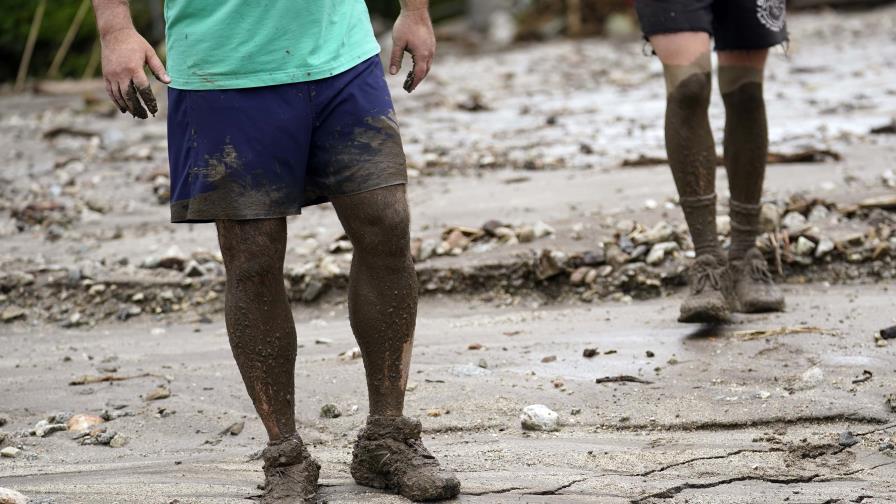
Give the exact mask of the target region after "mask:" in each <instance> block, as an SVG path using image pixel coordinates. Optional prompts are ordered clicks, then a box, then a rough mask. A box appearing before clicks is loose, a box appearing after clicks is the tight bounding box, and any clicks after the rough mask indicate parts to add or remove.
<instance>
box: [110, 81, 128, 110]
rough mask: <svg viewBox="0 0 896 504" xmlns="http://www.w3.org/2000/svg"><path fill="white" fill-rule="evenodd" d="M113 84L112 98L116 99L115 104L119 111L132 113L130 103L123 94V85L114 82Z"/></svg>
mask: <svg viewBox="0 0 896 504" xmlns="http://www.w3.org/2000/svg"><path fill="white" fill-rule="evenodd" d="M111 84H112V97H113V98H115V103H116V104H118V109H119V110H121V113H122V114H124V113H125V112H130V110H129V109H128V102H127V100H125V99H124V93H122V92H121V84H119V83H117V82H113V83H111Z"/></svg>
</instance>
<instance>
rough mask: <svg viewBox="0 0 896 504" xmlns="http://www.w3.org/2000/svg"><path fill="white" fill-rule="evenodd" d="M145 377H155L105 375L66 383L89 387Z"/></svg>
mask: <svg viewBox="0 0 896 504" xmlns="http://www.w3.org/2000/svg"><path fill="white" fill-rule="evenodd" d="M147 376H156V375H154V374H152V373H143V374H138V375H133V376H115V375H114V374H106V375H99V376H97V375H83V376H81V377H79V378H75V379H74V380H72V381H70V382H68V384H69V385H90V384H93V383H102V382H117V381H125V380H133V379H134V378H146V377H147Z"/></svg>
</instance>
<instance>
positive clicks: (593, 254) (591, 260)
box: [582, 247, 607, 266]
mask: <svg viewBox="0 0 896 504" xmlns="http://www.w3.org/2000/svg"><path fill="white" fill-rule="evenodd" d="M605 262H607V252H606V251H605V250H604V248H603V247H600V248H598V249H595V250H589V251H588V252H585V253H584V254H583V255H582V264H584V265H585V266H600V265H601V264H603V263H605Z"/></svg>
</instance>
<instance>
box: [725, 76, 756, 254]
mask: <svg viewBox="0 0 896 504" xmlns="http://www.w3.org/2000/svg"><path fill="white" fill-rule="evenodd" d="M762 74H763V70H762V69H761V68H756V67H751V66H737V65H720V66H719V87H720V89H721V91H722V99H723V101H724V102H725V115H726V119H725V140H724V145H725V169H726V170H727V172H728V186H729V190H730V192H731V202H730V208H731V248H730V249H729V251H728V257H729V259H731V260H738V259H741V258H743V256H744V255H745V254H746V253H747V251H748V250H750V248H752V247H754V246H756V236H757V235H758V234H759V209H760V199H761V198H762V183H763V180H764V178H765V164H766V159H767V157H768V124H767V121H766V116H765V100H764V99H763V96H762Z"/></svg>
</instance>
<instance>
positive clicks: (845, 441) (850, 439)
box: [837, 431, 859, 448]
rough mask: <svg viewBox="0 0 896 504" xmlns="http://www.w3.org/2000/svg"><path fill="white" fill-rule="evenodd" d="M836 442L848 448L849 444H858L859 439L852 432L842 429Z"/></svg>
mask: <svg viewBox="0 0 896 504" xmlns="http://www.w3.org/2000/svg"><path fill="white" fill-rule="evenodd" d="M837 444H839V445H840V446H843V447H844V448H849V447H850V446H854V445H857V444H859V439H858V438H857V437H856V436H855V435H854V434H853V433H852V432H850V431H843V432H841V433H840V436H839V439H838V440H837Z"/></svg>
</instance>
